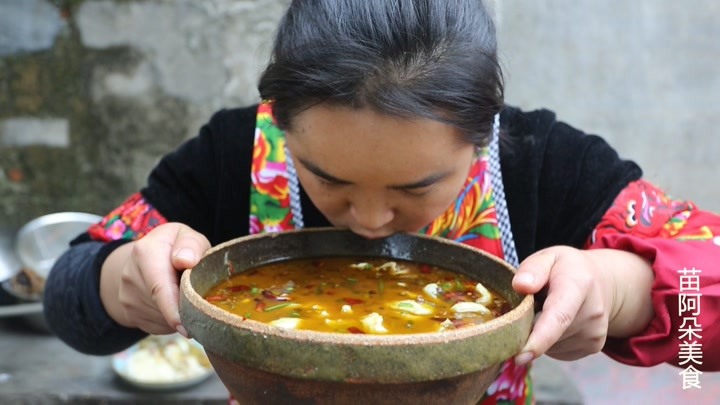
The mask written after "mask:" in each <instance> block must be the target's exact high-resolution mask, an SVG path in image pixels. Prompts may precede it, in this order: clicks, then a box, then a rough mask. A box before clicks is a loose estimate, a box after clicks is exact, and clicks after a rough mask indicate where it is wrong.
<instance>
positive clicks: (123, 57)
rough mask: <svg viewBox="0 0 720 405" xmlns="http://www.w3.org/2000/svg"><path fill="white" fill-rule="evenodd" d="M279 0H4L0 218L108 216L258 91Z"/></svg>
mask: <svg viewBox="0 0 720 405" xmlns="http://www.w3.org/2000/svg"><path fill="white" fill-rule="evenodd" d="M286 4H287V3H286V1H284V0H241V1H238V0H203V1H196V0H172V1H170V0H147V1H128V0H115V1H111V0H101V1H90V0H87V1H82V0H65V1H62V0H59V1H50V0H22V1H14V0H0V195H2V196H3V197H2V198H0V225H2V226H3V227H17V226H20V225H22V224H23V223H25V222H27V221H28V220H30V219H32V218H34V217H36V216H38V215H41V214H45V213H49V212H55V211H66V210H77V211H86V212H93V213H99V214H103V213H105V212H107V211H108V210H109V209H111V208H113V207H114V206H115V205H117V204H118V203H119V202H121V201H122V199H123V198H124V197H125V196H126V195H127V194H129V193H131V192H133V191H135V190H137V189H138V187H140V186H141V185H143V184H144V182H145V179H146V176H147V174H148V172H149V170H150V169H151V168H152V167H153V166H154V165H155V163H156V162H157V160H158V159H159V158H160V156H162V154H164V153H166V152H168V151H170V150H172V149H174V148H175V147H176V146H177V145H179V144H180V143H181V142H182V141H184V140H185V139H187V138H188V137H190V136H193V135H195V134H196V133H197V131H198V129H199V127H200V126H201V125H202V124H203V123H204V122H206V121H207V120H208V118H209V117H210V115H211V114H212V112H213V111H215V110H217V109H220V108H223V107H232V106H237V105H243V104H249V103H251V102H254V101H255V100H256V99H257V95H256V94H257V93H256V90H255V81H256V77H257V75H258V73H259V72H260V71H261V69H262V67H263V65H264V63H265V61H266V59H267V51H268V49H269V44H270V41H271V38H272V34H273V32H274V29H275V25H276V23H277V21H278V20H279V18H280V16H281V13H282V10H283V9H284V7H285V5H286Z"/></svg>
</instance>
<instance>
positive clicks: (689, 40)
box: [0, 0, 720, 226]
mask: <svg viewBox="0 0 720 405" xmlns="http://www.w3.org/2000/svg"><path fill="white" fill-rule="evenodd" d="M286 3H287V0H203V1H195V0H144V1H140V0H54V1H51V0H23V1H16V0H0V195H2V196H3V197H2V198H0V224H2V225H4V226H19V225H21V224H22V223H24V222H27V221H28V220H30V219H32V218H33V217H35V216H38V215H41V214H44V213H49V212H55V211H63V210H79V211H88V212H95V213H100V214H102V213H105V212H106V211H107V210H109V209H111V208H113V207H114V206H115V205H116V204H118V203H119V202H120V201H121V200H122V199H123V198H124V197H125V196H126V195H127V194H128V193H130V192H133V191H135V190H136V189H137V188H138V187H140V186H141V185H142V184H144V181H145V178H146V175H147V173H148V171H149V170H150V168H151V167H152V166H153V165H154V164H155V163H156V162H157V159H158V158H159V157H160V156H161V155H162V154H164V153H166V152H168V151H170V150H172V149H173V148H174V147H176V146H177V145H178V144H179V143H180V142H182V141H183V140H184V139H186V138H187V137H190V136H192V135H194V134H195V133H196V132H197V130H198V128H199V126H200V125H202V123H204V122H205V121H207V119H208V118H209V116H210V114H211V113H212V112H213V111H215V110H217V109H219V108H221V107H232V106H237V105H242V104H247V103H250V102H253V101H255V99H256V91H255V80H256V77H257V75H258V73H259V72H260V70H261V69H262V66H263V64H264V62H265V59H266V56H267V49H268V46H269V43H270V41H271V37H272V33H273V31H274V27H275V24H276V22H277V21H278V19H279V18H280V15H281V13H282V10H283V7H284V5H285V4H286ZM495 3H496V4H495V5H494V8H495V9H496V12H497V17H498V21H499V27H500V28H499V38H500V45H501V49H502V58H503V62H504V65H505V70H506V75H507V95H508V96H507V100H508V102H509V103H511V104H515V105H519V106H521V107H523V108H540V107H547V108H550V109H553V110H555V111H556V112H557V113H558V116H559V118H560V119H562V120H564V121H566V122H568V123H570V124H572V125H574V126H576V127H578V128H581V129H583V130H585V131H586V132H591V133H597V134H600V135H602V136H604V137H605V138H606V139H608V140H609V141H610V142H611V143H612V144H613V145H615V146H616V147H617V148H618V150H619V151H620V152H621V154H622V155H623V156H625V157H628V158H632V159H634V160H636V161H638V162H639V163H640V164H641V165H642V166H643V167H644V168H645V171H646V174H647V175H648V177H649V178H651V179H652V180H655V181H657V182H658V183H659V184H661V185H663V186H665V188H666V189H668V191H670V192H671V193H673V194H677V195H678V196H682V197H684V198H689V199H692V200H694V201H696V202H698V203H699V204H701V205H702V206H705V207H708V208H711V209H714V210H719V211H720V198H719V197H720V188H718V187H716V186H715V185H714V181H713V180H714V179H713V177H714V175H715V174H716V173H717V172H718V169H720V163H718V160H719V159H718V152H720V140H718V139H717V137H716V136H714V135H715V128H716V127H717V126H718V124H720V114H718V107H717V106H718V105H720V80H719V79H718V73H717V68H716V62H717V61H718V60H720V41H718V40H719V39H720V35H719V34H720V26H718V25H717V24H716V23H715V21H716V20H717V18H718V17H720V3H717V2H715V1H713V0H697V1H694V2H689V3H688V2H685V3H680V2H676V1H672V0H637V1H634V2H623V1H620V0H611V1H606V2H597V1H594V0H575V1H572V0H547V1H534V2H531V1H522V0H502V1H499V2H495ZM690 173H692V175H691V174H690Z"/></svg>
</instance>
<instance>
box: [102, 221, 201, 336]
mask: <svg viewBox="0 0 720 405" xmlns="http://www.w3.org/2000/svg"><path fill="white" fill-rule="evenodd" d="M209 248H210V242H209V241H208V240H207V238H206V237H205V236H204V235H202V234H201V233H199V232H196V231H195V230H193V229H192V228H190V227H188V226H187V225H183V224H180V223H167V224H163V225H160V226H158V227H157V228H155V229H153V230H152V231H150V232H148V234H147V235H145V236H144V237H142V238H141V239H139V240H136V241H133V242H131V243H127V244H125V245H123V246H121V247H119V248H117V249H115V250H114V251H113V252H112V253H111V254H110V256H108V258H107V259H106V260H105V263H104V264H103V266H102V270H101V274H100V299H101V300H102V302H103V306H104V307H105V310H106V311H107V312H108V314H109V315H110V317H112V318H113V319H114V320H115V321H116V322H117V323H119V324H120V325H123V326H126V327H130V328H139V329H141V330H143V331H145V332H147V333H150V334H156V335H160V334H169V333H174V332H179V333H180V334H182V335H184V336H187V331H186V330H185V328H184V327H183V326H182V324H181V323H180V313H179V305H178V302H179V297H180V295H179V280H180V273H181V272H182V271H183V270H185V269H188V268H191V267H194V266H195V265H196V264H197V263H198V261H199V260H200V258H201V257H202V256H203V254H204V253H205V252H206V251H207V250H208V249H209Z"/></svg>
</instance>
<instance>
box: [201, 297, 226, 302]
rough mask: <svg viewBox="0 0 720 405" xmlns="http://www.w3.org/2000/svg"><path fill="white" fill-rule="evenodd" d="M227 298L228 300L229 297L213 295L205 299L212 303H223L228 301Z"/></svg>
mask: <svg viewBox="0 0 720 405" xmlns="http://www.w3.org/2000/svg"><path fill="white" fill-rule="evenodd" d="M226 298H227V297H226V296H224V295H211V296H209V297H207V298H205V299H206V300H208V301H210V302H217V301H222V300H224V299H226Z"/></svg>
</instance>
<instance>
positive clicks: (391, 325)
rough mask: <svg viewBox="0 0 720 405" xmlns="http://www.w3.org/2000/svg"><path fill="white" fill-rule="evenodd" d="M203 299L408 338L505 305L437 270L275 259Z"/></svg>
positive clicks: (282, 319) (263, 316)
mask: <svg viewBox="0 0 720 405" xmlns="http://www.w3.org/2000/svg"><path fill="white" fill-rule="evenodd" d="M205 299H206V300H207V301H208V302H210V303H212V304H214V305H216V306H218V307H220V308H222V309H225V310H227V311H230V312H232V313H234V314H236V315H239V316H241V317H244V318H247V319H253V320H256V321H259V322H265V323H269V324H271V325H274V326H278V327H282V328H291V329H305V330H314V331H319V332H336V333H370V334H408V333H426V332H438V331H443V330H449V329H454V328H460V327H463V326H467V325H470V324H477V323H482V322H487V321H489V320H491V319H493V318H495V317H497V316H499V315H501V314H503V313H505V312H507V311H508V310H509V309H510V308H509V305H508V303H507V301H506V300H505V299H504V298H503V297H501V296H500V295H499V294H497V293H496V292H494V291H490V290H488V289H487V288H485V286H483V285H482V284H481V283H479V282H478V281H475V280H472V279H470V278H468V277H466V276H464V275H461V274H457V273H453V272H450V271H447V270H443V269H441V268H438V267H433V266H428V265H423V264H418V263H414V262H405V261H388V260H386V259H367V258H362V259H358V258H345V257H343V258H324V259H302V260H291V261H285V262H278V263H274V264H270V265H266V266H263V267H259V268H257V269H253V270H249V271H246V272H243V273H240V274H236V275H234V276H232V277H231V278H229V279H228V280H226V281H224V282H222V283H221V284H219V285H218V286H216V287H215V288H213V289H212V290H211V291H210V292H209V293H208V294H207V295H206V296H205Z"/></svg>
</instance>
